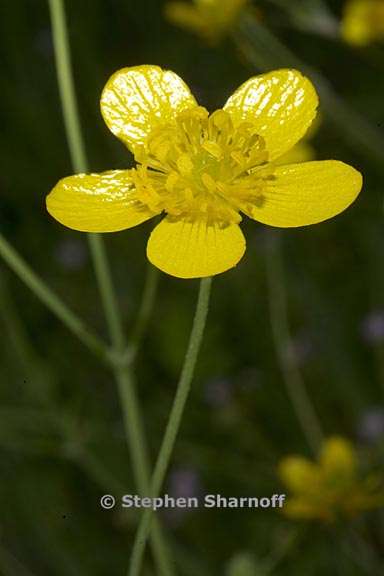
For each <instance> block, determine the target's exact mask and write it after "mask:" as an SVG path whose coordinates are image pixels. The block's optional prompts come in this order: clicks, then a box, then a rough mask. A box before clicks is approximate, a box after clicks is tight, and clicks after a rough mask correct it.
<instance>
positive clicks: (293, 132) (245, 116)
mask: <svg viewBox="0 0 384 576" xmlns="http://www.w3.org/2000/svg"><path fill="white" fill-rule="evenodd" d="M317 106H318V98H317V94H316V91H315V89H314V87H313V85H312V84H311V82H310V81H309V80H308V79H307V78H305V77H304V76H303V75H302V74H301V73H300V72H298V71H297V70H277V71H275V72H269V73H268V74H263V75H261V76H255V77H254V78H251V79H250V80H248V81H247V82H245V83H244V84H243V85H242V86H240V88H238V90H236V92H235V93H234V94H233V96H231V97H230V98H229V100H228V101H227V103H226V104H225V106H224V110H227V111H228V112H230V113H231V115H232V118H233V120H234V121H235V123H240V122H242V121H247V122H252V123H253V124H254V126H255V127H256V130H257V132H258V133H259V134H260V135H261V136H262V137H263V138H264V140H265V142H266V149H267V152H268V155H269V156H268V159H269V160H274V159H276V158H278V157H279V156H282V155H283V154H284V153H285V152H287V151H288V150H290V149H291V148H292V147H293V146H294V145H295V144H296V142H298V141H299V140H300V139H301V138H302V137H303V136H304V134H305V133H306V131H307V130H308V128H309V126H310V125H311V123H312V120H313V119H314V117H315V116H316V109H317Z"/></svg>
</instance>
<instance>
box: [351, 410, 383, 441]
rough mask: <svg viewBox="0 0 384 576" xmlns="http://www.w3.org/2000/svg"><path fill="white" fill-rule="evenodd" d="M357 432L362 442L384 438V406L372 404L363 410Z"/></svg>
mask: <svg viewBox="0 0 384 576" xmlns="http://www.w3.org/2000/svg"><path fill="white" fill-rule="evenodd" d="M357 433H358V436H359V438H360V439H361V440H362V441H363V442H367V443H369V444H370V443H374V442H376V441H377V440H380V439H382V438H384V407H382V406H372V407H371V408H369V409H368V410H367V411H366V412H364V414H363V415H362V417H361V419H360V422H359V424H358V430H357Z"/></svg>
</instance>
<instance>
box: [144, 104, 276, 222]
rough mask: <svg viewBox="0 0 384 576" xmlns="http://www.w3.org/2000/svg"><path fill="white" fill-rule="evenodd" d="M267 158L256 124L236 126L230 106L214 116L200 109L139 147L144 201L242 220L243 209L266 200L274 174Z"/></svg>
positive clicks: (188, 213)
mask: <svg viewBox="0 0 384 576" xmlns="http://www.w3.org/2000/svg"><path fill="white" fill-rule="evenodd" d="M267 158H268V153H267V151H266V149H265V142H264V139H263V138H262V137H261V136H260V135H258V134H257V133H256V132H255V129H254V126H253V125H252V124H251V123H248V122H243V123H241V124H240V125H238V126H236V127H235V126H234V125H233V122H232V119H231V117H230V115H229V114H228V113H227V112H225V111H224V110H218V111H216V112H214V113H213V114H212V115H211V116H209V115H208V112H207V110H205V108H201V107H197V108H194V109H192V110H188V111H185V112H182V113H181V114H180V115H179V116H178V117H177V118H176V121H175V122H174V123H173V124H166V125H163V126H161V127H159V128H157V129H156V130H154V132H153V133H152V134H151V136H150V138H149V141H148V142H147V144H146V146H145V147H142V148H141V149H140V150H137V151H136V153H135V159H136V160H137V162H138V163H139V165H138V166H137V168H136V170H135V173H134V180H135V185H136V190H137V193H138V199H139V200H140V201H141V202H143V203H144V204H146V205H148V206H149V207H150V208H152V209H154V210H161V211H163V210H164V211H165V212H167V214H169V215H170V216H174V217H177V218H179V217H183V218H187V219H189V220H194V219H197V218H199V217H205V218H206V219H207V221H208V222H211V221H214V222H219V223H221V224H223V225H228V224H230V223H234V222H239V221H240V220H241V217H240V215H239V211H240V210H243V211H244V212H247V211H248V212H249V211H252V207H254V206H255V205H259V204H260V202H262V201H263V188H264V186H263V183H264V180H265V179H267V178H270V177H271V168H270V167H267V166H266V164H267Z"/></svg>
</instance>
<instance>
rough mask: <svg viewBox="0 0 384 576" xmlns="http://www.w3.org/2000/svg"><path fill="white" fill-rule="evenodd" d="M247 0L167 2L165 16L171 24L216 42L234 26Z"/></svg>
mask: <svg viewBox="0 0 384 576" xmlns="http://www.w3.org/2000/svg"><path fill="white" fill-rule="evenodd" d="M247 3H248V0H193V1H192V2H190V3H187V2H169V3H168V4H166V6H165V15H166V17H167V18H168V20H170V21H171V22H172V23H173V24H177V26H181V27H182V28H186V29H188V30H191V31H192V32H195V34H198V35H199V36H201V37H202V38H203V39H204V40H207V41H209V42H213V43H215V42H217V41H219V40H220V39H221V38H222V37H223V36H225V35H226V34H227V33H228V32H229V31H230V29H231V28H232V27H233V26H234V24H235V23H236V21H237V19H238V18H239V15H240V13H241V11H242V10H243V8H244V7H245V5H246V4H247Z"/></svg>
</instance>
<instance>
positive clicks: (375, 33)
mask: <svg viewBox="0 0 384 576" xmlns="http://www.w3.org/2000/svg"><path fill="white" fill-rule="evenodd" d="M341 33H342V36H343V38H344V39H345V40H346V41H347V42H349V43H351V44H355V45H358V46H365V45H367V44H370V43H371V42H375V41H376V40H384V0H349V1H348V2H347V3H346V5H345V10H344V16H343V21H342V26H341Z"/></svg>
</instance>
